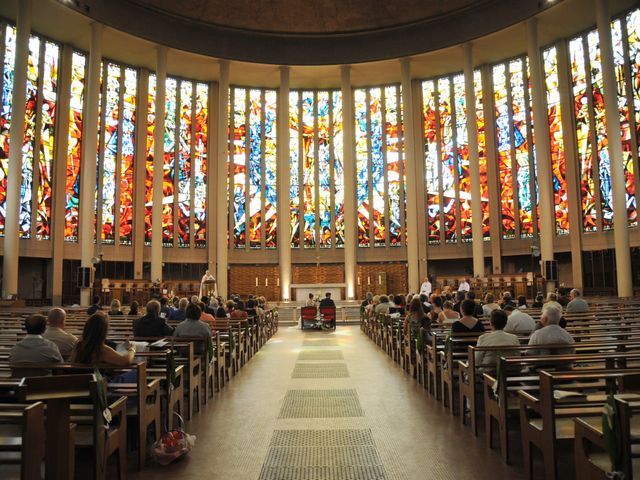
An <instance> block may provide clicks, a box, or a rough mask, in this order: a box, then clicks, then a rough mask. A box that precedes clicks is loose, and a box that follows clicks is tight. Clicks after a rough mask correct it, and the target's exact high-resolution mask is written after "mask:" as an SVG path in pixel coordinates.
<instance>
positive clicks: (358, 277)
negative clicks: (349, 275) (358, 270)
mask: <svg viewBox="0 0 640 480" xmlns="http://www.w3.org/2000/svg"><path fill="white" fill-rule="evenodd" d="M359 285H360V277H358V286H359Z"/></svg>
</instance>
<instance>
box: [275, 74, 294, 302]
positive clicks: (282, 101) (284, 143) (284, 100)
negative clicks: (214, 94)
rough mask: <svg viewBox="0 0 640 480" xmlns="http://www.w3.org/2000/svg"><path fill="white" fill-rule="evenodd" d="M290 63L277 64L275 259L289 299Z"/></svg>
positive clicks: (282, 291)
mask: <svg viewBox="0 0 640 480" xmlns="http://www.w3.org/2000/svg"><path fill="white" fill-rule="evenodd" d="M289 89H290V81H289V67H285V66H282V67H280V92H279V93H278V117H277V125H276V128H277V132H276V133H277V138H278V217H279V219H280V222H279V224H278V260H279V262H280V298H281V299H282V300H285V301H286V300H290V299H291V241H290V238H291V225H290V222H289V189H290V187H289V183H290V175H289Z"/></svg>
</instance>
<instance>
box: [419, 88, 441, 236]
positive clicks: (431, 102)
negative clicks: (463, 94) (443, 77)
mask: <svg viewBox="0 0 640 480" xmlns="http://www.w3.org/2000/svg"><path fill="white" fill-rule="evenodd" d="M437 115H438V114H437V111H436V89H435V83H434V82H433V80H428V81H426V82H422V118H423V124H424V126H423V134H424V152H425V176H426V178H425V182H426V190H427V229H428V232H429V244H431V245H435V244H438V243H440V170H439V168H440V162H439V159H438V116H437Z"/></svg>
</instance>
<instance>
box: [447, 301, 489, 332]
mask: <svg viewBox="0 0 640 480" xmlns="http://www.w3.org/2000/svg"><path fill="white" fill-rule="evenodd" d="M460 311H461V312H462V317H460V320H456V321H455V322H453V324H452V325H451V333H452V334H455V333H471V332H484V325H482V322H481V321H480V320H478V319H477V318H476V317H474V316H473V314H474V313H475V311H476V302H474V301H473V300H463V301H462V304H461V305H460Z"/></svg>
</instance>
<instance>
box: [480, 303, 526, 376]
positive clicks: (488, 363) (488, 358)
mask: <svg viewBox="0 0 640 480" xmlns="http://www.w3.org/2000/svg"><path fill="white" fill-rule="evenodd" d="M506 325H507V312H505V311H503V310H493V311H492V312H491V332H488V333H483V334H482V335H480V337H478V343H477V346H478V347H498V346H503V345H504V346H519V345H520V342H519V341H518V337H516V336H515V335H513V334H511V333H507V332H505V331H504V327H505V326H506ZM500 355H501V353H500V351H499V350H493V351H486V352H483V351H478V352H476V354H475V357H476V365H484V366H485V367H483V368H482V370H483V371H492V370H494V368H492V366H497V362H498V358H499V356H500Z"/></svg>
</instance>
